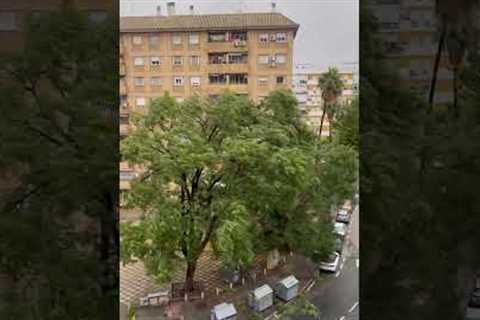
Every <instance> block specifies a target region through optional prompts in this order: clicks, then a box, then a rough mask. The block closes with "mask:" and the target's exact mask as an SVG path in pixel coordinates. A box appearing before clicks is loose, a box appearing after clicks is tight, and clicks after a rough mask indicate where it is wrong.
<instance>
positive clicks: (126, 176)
mask: <svg viewBox="0 0 480 320" xmlns="http://www.w3.org/2000/svg"><path fill="white" fill-rule="evenodd" d="M135 178H136V174H135V172H133V171H120V180H122V181H123V180H133V179H135Z"/></svg>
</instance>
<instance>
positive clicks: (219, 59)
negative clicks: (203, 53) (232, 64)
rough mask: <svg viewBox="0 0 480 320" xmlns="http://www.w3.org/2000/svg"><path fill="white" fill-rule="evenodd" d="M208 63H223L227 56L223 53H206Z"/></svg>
mask: <svg viewBox="0 0 480 320" xmlns="http://www.w3.org/2000/svg"><path fill="white" fill-rule="evenodd" d="M208 63H210V64H225V63H227V57H226V55H225V53H210V54H209V55H208Z"/></svg>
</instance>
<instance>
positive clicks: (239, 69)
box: [208, 63, 249, 73]
mask: <svg viewBox="0 0 480 320" xmlns="http://www.w3.org/2000/svg"><path fill="white" fill-rule="evenodd" d="M248 69H249V66H248V64H247V63H238V64H209V65H208V72H209V73H248Z"/></svg>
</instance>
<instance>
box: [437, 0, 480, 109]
mask: <svg viewBox="0 0 480 320" xmlns="http://www.w3.org/2000/svg"><path fill="white" fill-rule="evenodd" d="M478 4H479V0H436V1H435V14H436V16H437V21H438V24H437V27H438V31H439V32H440V37H439V41H438V47H437V52H436V55H435V63H434V66H433V73H432V80H431V84H430V93H429V98H428V102H429V109H428V112H431V111H432V108H433V100H434V96H435V85H436V82H437V74H438V69H439V66H440V60H441V57H442V53H443V49H444V47H445V43H446V44H447V50H448V55H449V62H450V64H451V65H452V66H453V72H454V75H453V76H454V85H453V87H454V88H453V90H454V108H455V110H456V101H457V83H456V79H457V73H458V68H459V66H460V65H461V63H462V62H463V58H464V55H465V51H466V48H467V46H468V43H469V41H470V39H473V37H474V34H475V32H474V26H475V19H476V18H478V17H476V16H475V15H474V12H475V9H476V7H477V6H478Z"/></svg>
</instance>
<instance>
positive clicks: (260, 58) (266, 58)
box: [258, 56, 270, 64]
mask: <svg viewBox="0 0 480 320" xmlns="http://www.w3.org/2000/svg"><path fill="white" fill-rule="evenodd" d="M269 60H270V59H269V56H258V63H260V64H268V62H269Z"/></svg>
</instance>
